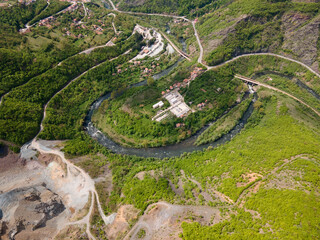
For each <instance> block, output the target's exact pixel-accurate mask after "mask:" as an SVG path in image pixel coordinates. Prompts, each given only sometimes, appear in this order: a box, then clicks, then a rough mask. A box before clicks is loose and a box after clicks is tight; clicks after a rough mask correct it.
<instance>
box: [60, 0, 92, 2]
mask: <svg viewBox="0 0 320 240" xmlns="http://www.w3.org/2000/svg"><path fill="white" fill-rule="evenodd" d="M60 1H61V2H70V3H74V2H83V3H88V2H91V0H79V1H77V0H60Z"/></svg>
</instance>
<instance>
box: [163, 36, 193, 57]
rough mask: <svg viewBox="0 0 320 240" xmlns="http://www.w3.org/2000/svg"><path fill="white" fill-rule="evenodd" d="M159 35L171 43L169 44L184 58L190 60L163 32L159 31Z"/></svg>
mask: <svg viewBox="0 0 320 240" xmlns="http://www.w3.org/2000/svg"><path fill="white" fill-rule="evenodd" d="M161 35H162V36H163V37H164V38H165V39H166V40H167V41H168V42H169V43H170V44H171V46H172V47H173V48H174V49H175V50H176V51H177V52H178V53H179V54H180V55H181V56H182V57H184V58H185V59H187V60H188V61H190V62H191V59H190V58H189V57H188V56H187V54H186V53H184V52H183V51H181V50H180V49H179V48H178V47H177V46H176V45H175V44H174V43H173V42H172V41H171V40H170V39H169V38H168V37H167V36H166V35H165V34H164V33H162V32H161Z"/></svg>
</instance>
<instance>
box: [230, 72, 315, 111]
mask: <svg viewBox="0 0 320 240" xmlns="http://www.w3.org/2000/svg"><path fill="white" fill-rule="evenodd" d="M235 78H238V79H241V80H243V81H246V82H249V83H253V84H256V85H259V86H262V87H265V88H269V89H271V90H273V91H277V92H280V93H282V94H285V95H287V96H289V97H291V98H292V99H294V100H296V101H298V102H299V103H301V104H303V105H305V106H306V107H308V108H309V109H311V110H312V111H313V112H315V113H316V114H317V115H318V116H319V117H320V113H319V112H318V111H317V110H316V109H314V108H313V107H311V106H310V105H308V104H307V103H305V102H304V101H302V100H300V99H299V98H297V97H295V96H293V95H291V94H290V93H287V92H285V91H282V90H280V89H278V88H275V87H272V86H270V85H268V84H264V83H261V82H258V81H255V80H253V79H250V78H247V77H244V76H240V75H235Z"/></svg>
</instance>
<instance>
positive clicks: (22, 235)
mask: <svg viewBox="0 0 320 240" xmlns="http://www.w3.org/2000/svg"><path fill="white" fill-rule="evenodd" d="M0 209H1V211H2V212H3V218H2V221H1V222H0V238H1V237H2V238H3V239H16V240H18V239H41V240H42V239H45V238H44V234H45V235H46V236H50V231H51V230H54V227H52V229H51V228H50V225H51V224H52V223H53V222H50V223H49V224H47V223H48V222H49V221H50V220H51V219H53V218H55V217H56V216H58V215H59V214H61V213H62V212H63V211H64V210H65V206H64V204H63V202H62V200H61V198H60V197H59V196H58V195H57V194H55V193H53V192H51V191H50V190H49V189H47V188H46V187H45V186H34V187H28V188H20V189H15V190H12V191H10V192H7V193H3V194H1V195H0ZM47 225H48V226H47ZM43 227H46V230H45V231H42V234H41V233H40V232H41V228H43ZM48 227H49V228H48ZM48 231H49V232H48ZM48 233H49V234H48ZM46 238H47V239H49V238H48V237H46Z"/></svg>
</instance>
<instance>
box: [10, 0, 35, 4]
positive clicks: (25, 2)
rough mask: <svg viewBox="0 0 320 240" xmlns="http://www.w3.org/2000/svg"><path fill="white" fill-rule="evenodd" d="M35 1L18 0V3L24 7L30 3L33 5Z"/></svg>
mask: <svg viewBox="0 0 320 240" xmlns="http://www.w3.org/2000/svg"><path fill="white" fill-rule="evenodd" d="M4 1H5V2H7V0H4ZM35 1H37V0H19V1H18V2H19V3H21V4H24V5H29V4H30V3H33V2H35Z"/></svg>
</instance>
